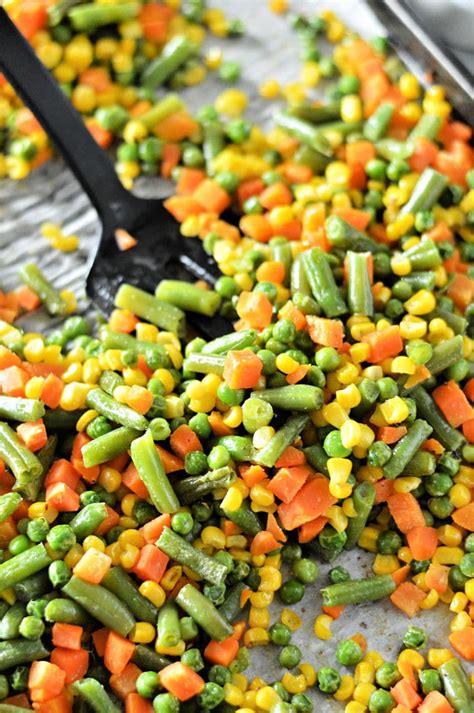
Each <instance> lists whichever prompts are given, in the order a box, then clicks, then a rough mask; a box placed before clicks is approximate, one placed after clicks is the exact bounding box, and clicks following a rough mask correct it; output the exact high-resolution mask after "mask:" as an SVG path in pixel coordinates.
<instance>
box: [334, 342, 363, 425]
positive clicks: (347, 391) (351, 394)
mask: <svg viewBox="0 0 474 713" xmlns="http://www.w3.org/2000/svg"><path fill="white" fill-rule="evenodd" d="M354 346H363V345H362V344H360V345H354ZM364 346H367V345H364ZM361 398H362V397H361V395H360V391H359V389H358V388H357V386H356V385H355V384H349V385H348V386H346V387H345V388H344V389H339V390H338V391H336V401H337V403H338V404H339V405H340V406H342V408H343V409H344V410H345V411H349V410H350V409H351V408H355V407H356V406H358V405H359V404H360V402H361Z"/></svg>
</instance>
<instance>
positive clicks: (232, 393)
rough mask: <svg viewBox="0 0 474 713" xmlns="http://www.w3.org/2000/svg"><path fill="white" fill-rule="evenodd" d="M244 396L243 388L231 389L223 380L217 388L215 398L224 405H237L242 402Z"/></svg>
mask: <svg viewBox="0 0 474 713" xmlns="http://www.w3.org/2000/svg"><path fill="white" fill-rule="evenodd" d="M244 396H245V391H244V390H243V389H232V388H231V387H230V386H229V385H228V384H226V382H225V381H223V382H222V383H221V384H219V386H218V388H217V398H218V399H220V400H221V401H222V403H224V404H225V405H226V406H237V405H238V404H240V403H242V401H243V399H244Z"/></svg>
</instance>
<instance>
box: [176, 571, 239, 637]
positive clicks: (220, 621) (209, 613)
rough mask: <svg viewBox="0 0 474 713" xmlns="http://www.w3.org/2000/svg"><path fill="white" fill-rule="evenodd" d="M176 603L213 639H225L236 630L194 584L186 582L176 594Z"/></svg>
mask: <svg viewBox="0 0 474 713" xmlns="http://www.w3.org/2000/svg"><path fill="white" fill-rule="evenodd" d="M176 604H178V605H179V606H180V607H181V609H184V611H185V612H186V614H189V616H190V617H192V618H193V619H194V621H195V622H196V624H198V626H200V627H201V628H202V629H204V631H205V632H206V634H208V635H209V636H210V637H211V639H214V640H215V641H223V640H224V639H227V637H229V636H230V635H231V634H232V632H233V631H234V630H233V628H232V626H231V625H230V624H229V622H228V621H227V620H226V619H224V617H223V616H222V615H221V614H220V613H219V611H218V610H217V609H216V607H215V606H214V604H212V602H210V601H209V599H207V597H205V596H204V594H202V593H201V592H199V591H198V590H197V589H196V588H195V587H193V585H192V584H185V585H184V587H182V589H180V590H179V592H178V594H177V596H176Z"/></svg>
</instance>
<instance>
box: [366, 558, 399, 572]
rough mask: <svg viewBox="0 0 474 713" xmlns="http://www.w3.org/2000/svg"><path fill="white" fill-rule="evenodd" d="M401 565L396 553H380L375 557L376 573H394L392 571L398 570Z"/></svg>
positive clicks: (373, 567) (374, 566) (374, 568)
mask: <svg viewBox="0 0 474 713" xmlns="http://www.w3.org/2000/svg"><path fill="white" fill-rule="evenodd" d="M399 567H400V562H399V561H398V557H396V556H395V555H381V554H378V555H377V556H376V557H375V560H374V564H373V566H372V569H373V570H374V574H377V575H383V574H392V572H396V571H397V569H398V568H399Z"/></svg>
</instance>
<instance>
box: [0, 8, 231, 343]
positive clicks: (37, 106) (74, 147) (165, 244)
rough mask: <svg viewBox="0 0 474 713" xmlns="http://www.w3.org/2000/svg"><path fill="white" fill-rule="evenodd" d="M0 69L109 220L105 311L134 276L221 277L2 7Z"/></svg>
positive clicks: (104, 245) (94, 294)
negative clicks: (113, 154) (123, 176)
mask: <svg viewBox="0 0 474 713" xmlns="http://www.w3.org/2000/svg"><path fill="white" fill-rule="evenodd" d="M0 68H1V70H2V71H3V72H4V73H5V75H6V77H7V79H8V80H9V81H10V82H11V84H12V85H13V86H14V88H15V89H16V91H17V93H18V95H19V96H20V97H21V98H22V99H23V101H24V102H25V104H26V105H27V106H28V107H29V108H30V109H31V111H32V112H33V114H34V115H35V116H36V118H37V119H38V121H39V122H40V123H41V125H42V126H43V128H44V129H45V131H46V132H47V133H48V135H49V136H50V138H51V140H52V141H53V143H54V144H55V146H56V148H57V149H58V151H59V152H60V153H61V155H62V156H63V158H64V160H65V161H66V163H67V164H68V166H69V168H70V169H71V170H72V172H73V173H74V175H75V176H76V178H77V180H78V181H79V183H80V184H81V186H82V188H83V189H84V191H85V192H86V193H87V195H88V196H89V199H90V201H91V203H92V204H93V206H94V207H95V209H96V210H97V213H98V214H99V219H100V221H101V223H102V235H101V238H100V242H99V246H98V248H97V252H96V254H95V256H93V257H92V258H91V268H90V272H89V275H88V277H87V285H86V287H87V293H88V294H89V296H90V297H91V299H92V300H93V302H94V304H95V306H96V307H97V308H98V309H99V310H100V311H101V312H103V313H104V314H110V312H111V311H112V309H113V304H114V295H115V293H116V291H117V289H118V287H119V286H120V285H121V284H122V283H124V282H128V283H130V284H132V285H135V286H136V287H140V288H141V289H143V290H146V291H148V292H153V291H154V289H155V287H156V285H157V284H158V282H160V280H162V279H164V278H173V279H179V280H188V281H194V280H196V279H203V280H206V282H209V283H211V284H212V283H213V282H214V281H215V280H216V279H217V277H219V274H220V273H219V271H218V269H217V266H216V264H215V263H214V261H213V260H212V259H211V258H209V257H208V256H207V255H206V254H205V252H204V250H203V249H202V246H201V242H200V241H197V240H188V239H183V238H182V237H181V236H180V234H179V226H178V224H177V223H176V221H175V220H174V218H173V217H172V216H171V215H170V214H169V213H168V211H167V210H166V209H165V208H164V207H163V202H162V200H158V199H153V200H152V199H143V198H138V197H137V196H134V195H133V194H132V193H130V192H129V191H127V190H126V189H125V188H124V187H123V186H122V184H121V183H120V181H119V179H118V178H117V174H116V173H115V170H114V167H113V165H112V163H111V162H110V160H109V158H108V156H107V154H106V153H105V152H104V151H103V150H102V149H101V148H100V147H99V146H98V144H97V143H96V142H95V140H94V139H93V138H92V136H91V134H90V133H89V131H88V129H87V128H86V127H85V125H84V123H83V120H82V118H81V117H80V116H79V114H78V113H77V112H76V110H75V109H74V108H73V106H72V104H71V103H70V101H69V100H68V99H67V98H66V96H65V95H64V93H63V92H62V91H61V89H60V87H59V86H58V84H57V83H56V81H55V79H54V78H53V77H52V76H51V74H50V73H49V72H48V70H47V69H46V68H45V67H44V66H43V65H42V64H41V62H40V61H39V60H38V59H37V57H36V55H35V53H34V51H33V50H32V48H31V47H30V45H29V44H28V42H27V41H26V40H25V39H24V37H23V35H21V33H20V32H19V31H18V30H17V28H16V27H15V25H14V23H13V22H12V21H11V20H10V18H9V17H8V15H7V13H6V12H5V10H4V9H3V8H0ZM119 228H122V229H124V230H126V231H127V232H129V233H130V234H131V235H132V236H133V237H134V238H136V239H137V240H138V243H137V245H136V246H135V247H134V248H132V249H131V250H127V251H125V252H123V251H120V250H119V248H118V245H117V241H116V239H115V231H116V230H117V229H119ZM189 317H190V321H191V322H192V325H193V327H194V328H195V329H196V330H198V331H199V332H201V333H202V334H203V336H205V337H208V338H209V339H213V338H215V337H217V336H220V335H222V334H226V333H227V332H229V331H231V330H232V326H231V324H230V323H229V322H228V321H227V320H225V319H223V318H221V317H213V318H208V317H202V316H200V315H194V314H190V315H189Z"/></svg>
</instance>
